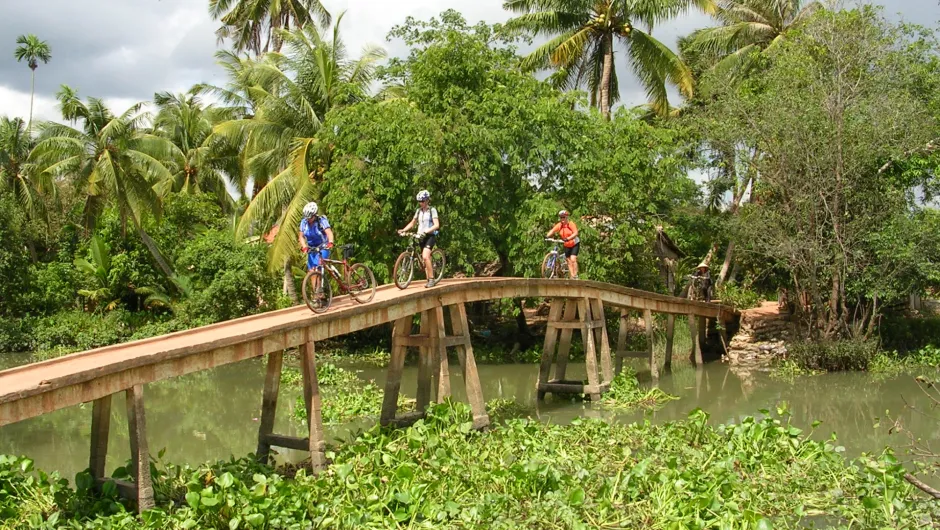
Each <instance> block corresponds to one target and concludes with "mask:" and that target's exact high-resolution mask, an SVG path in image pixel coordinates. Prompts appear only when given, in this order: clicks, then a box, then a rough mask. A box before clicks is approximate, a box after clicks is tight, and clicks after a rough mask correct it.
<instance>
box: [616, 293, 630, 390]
mask: <svg viewBox="0 0 940 530" xmlns="http://www.w3.org/2000/svg"><path fill="white" fill-rule="evenodd" d="M629 317H630V313H629V312H627V310H626V309H621V310H620V329H619V330H618V331H617V352H616V353H615V354H614V355H615V357H616V358H617V360H616V368H614V374H615V375H619V374H620V372H622V371H623V358H624V357H626V356H627V355H628V353H629V352H627V325H628V322H629Z"/></svg>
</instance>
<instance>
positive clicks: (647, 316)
mask: <svg viewBox="0 0 940 530" xmlns="http://www.w3.org/2000/svg"><path fill="white" fill-rule="evenodd" d="M643 320H644V321H645V322H646V353H647V355H648V357H649V365H650V377H652V378H653V379H659V363H657V362H656V352H654V351H653V311H651V310H649V309H644V310H643Z"/></svg>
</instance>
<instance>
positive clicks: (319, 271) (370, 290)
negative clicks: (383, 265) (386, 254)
mask: <svg viewBox="0 0 940 530" xmlns="http://www.w3.org/2000/svg"><path fill="white" fill-rule="evenodd" d="M325 248H326V246H325V245H320V246H319V247H316V248H310V249H308V250H307V252H320V251H321V250H323V249H325ZM338 248H339V249H341V250H342V251H343V259H342V260H335V259H327V258H323V257H321V258H320V264H319V265H317V266H316V267H314V268H312V269H310V270H309V271H307V275H306V276H304V283H303V287H302V288H301V291H302V292H303V297H304V302H305V303H306V304H307V307H309V308H310V310H311V311H313V312H314V313H323V312H324V311H326V310H327V309H329V308H330V304H332V303H333V285H332V283H333V282H330V281H329V280H330V277H332V278H333V279H334V280H335V282H336V284H337V285H338V286H339V288H340V290H341V291H343V292H346V293H349V296H351V297H352V299H353V300H355V301H357V302H359V303H360V304H365V303H368V302H371V301H372V299H373V298H374V297H375V275H374V274H372V270H371V269H369V267H366V266H365V265H363V264H362V263H354V264H352V265H350V264H349V259H350V258H351V257H352V256H353V249H354V248H355V245H352V244H347V245H343V246H341V247H338ZM335 265H339V266H340V268H341V269H342V271H343V272H342V273H340V271H338V270H337V269H336V266H335ZM327 273H329V277H328V276H327ZM311 291H312V292H311ZM311 294H312V295H313V296H311Z"/></svg>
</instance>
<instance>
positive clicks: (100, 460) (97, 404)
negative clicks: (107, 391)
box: [88, 395, 111, 480]
mask: <svg viewBox="0 0 940 530" xmlns="http://www.w3.org/2000/svg"><path fill="white" fill-rule="evenodd" d="M110 432H111V396H110V395H108V396H105V397H103V398H100V399H96V400H95V401H94V403H93V404H92V408H91V458H90V459H89V462H88V468H89V469H91V476H92V477H94V478H95V479H97V480H103V479H104V478H105V462H106V460H107V458H108V435H109V433H110Z"/></svg>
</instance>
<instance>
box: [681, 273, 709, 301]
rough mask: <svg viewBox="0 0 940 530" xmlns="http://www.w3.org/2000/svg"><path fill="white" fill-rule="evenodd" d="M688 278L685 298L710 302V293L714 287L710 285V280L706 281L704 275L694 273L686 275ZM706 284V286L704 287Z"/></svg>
mask: <svg viewBox="0 0 940 530" xmlns="http://www.w3.org/2000/svg"><path fill="white" fill-rule="evenodd" d="M686 279H687V280H688V285H687V286H686V289H687V293H686V298H688V299H689V300H697V301H700V302H711V301H712V294H713V293H714V288H713V287H712V285H711V282H706V281H705V280H706V278H705V277H704V276H696V275H694V274H688V275H686ZM706 285H707V287H706Z"/></svg>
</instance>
